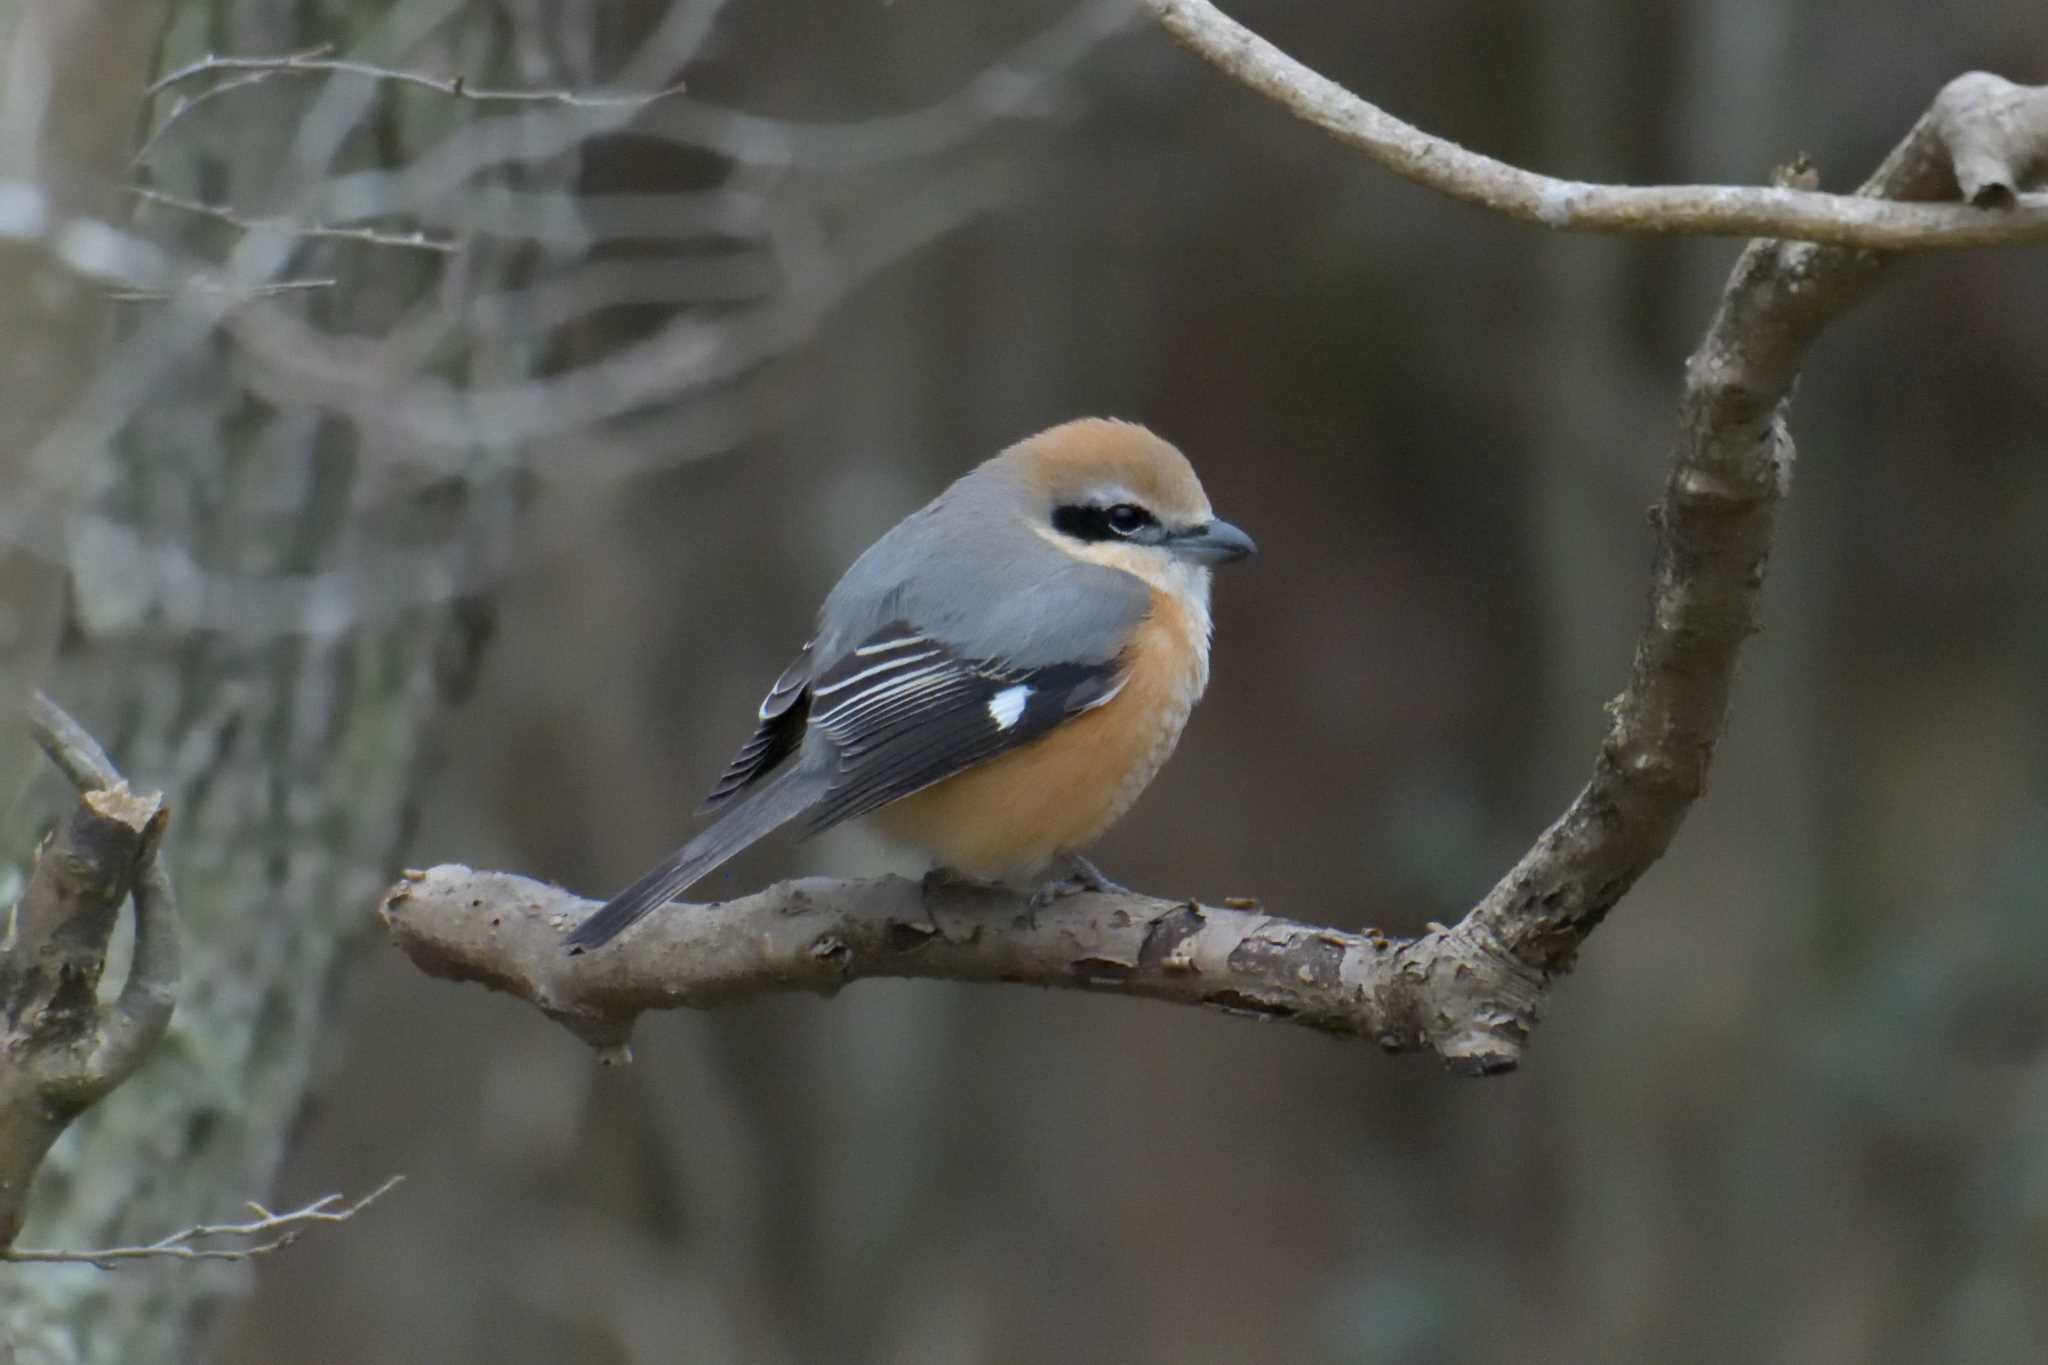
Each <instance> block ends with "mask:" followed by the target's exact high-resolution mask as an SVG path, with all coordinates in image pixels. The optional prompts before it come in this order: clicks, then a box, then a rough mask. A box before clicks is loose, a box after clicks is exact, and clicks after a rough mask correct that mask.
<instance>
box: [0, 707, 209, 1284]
mask: <svg viewBox="0 0 2048 1365" xmlns="http://www.w3.org/2000/svg"><path fill="white" fill-rule="evenodd" d="M29 721H30V725H31V728H32V729H33V730H34V731H35V735H36V739H37V741H38V742H39V743H40V744H41V745H42V747H43V749H44V751H45V752H46V753H48V754H49V755H50V757H51V760H52V761H53V762H55V763H56V764H57V766H58V767H59V768H61V769H63V771H64V773H65V775H66V776H68V777H69V778H71V780H72V782H73V783H74V784H75V785H76V786H78V787H79V788H80V794H79V800H78V804H77V806H76V807H75V808H74V809H73V810H72V812H71V814H70V815H69V816H68V817H67V818H66V819H65V820H64V821H63V822H62V823H61V824H60V825H59V826H58V827H57V828H56V830H54V831H53V832H52V833H51V834H50V836H49V838H48V839H46V840H45V841H44V843H43V846H42V848H40V849H39V850H37V854H36V865H35V870H34V871H33V872H32V873H31V874H30V876H29V882H28V886H27V889H26V890H24V891H23V892H22V895H21V899H20V900H19V901H17V902H16V903H15V906H14V908H13V912H12V914H11V915H10V917H9V919H8V922H7V926H6V934H5V937H4V938H0V1055H4V1056H5V1058H6V1062H7V1065H6V1067H5V1069H4V1070H0V1249H4V1248H6V1247H8V1246H11V1245H12V1244H13V1241H14V1238H15V1236H16V1234H17V1233H19V1232H20V1230H21V1223H22V1219H23V1217H24V1216H25V1213H26V1207H27V1200H28V1190H29V1185H30V1182H31V1180H32V1179H33V1178H34V1176H35V1172H36V1169H37V1167H39V1166H40V1165H41V1164H42V1160H43V1157H44V1156H45V1155H46V1154H47V1153H48V1152H49V1150H50V1144H51V1143H53V1142H55V1141H56V1140H57V1137H58V1135H59V1134H61V1133H62V1132H63V1131H64V1129H65V1128H67V1127H68V1126H70V1123H71V1121H72V1120H73V1119H75V1118H77V1117H78V1115H80V1114H81V1113H83V1112H85V1110H86V1109H87V1108H89V1107H90V1106H91V1105H92V1104H93V1102H94V1101H96V1100H98V1099H99V1098H100V1097H101V1096H103V1095H105V1094H106V1093H107V1092H108V1091H110V1090H112V1089H113V1088H114V1087H115V1086H117V1085H119V1084H120V1083H121V1082H122V1081H124V1080H126V1079H128V1077H129V1076H130V1075H132V1074H133V1073H134V1071H135V1069H136V1067H138V1066H140V1065H141V1063H142V1059H143V1058H144V1057H145V1056H146V1055H147V1054H148V1052H149V1050H150V1049H151V1048H152V1047H154V1046H155V1045H156V1042H157V1040H158V1039H159V1038H161V1037H162V1036H163V1032H164V1029H165V1028H166V1027H167V1026H168V1025H169V1023H170V1018H171V1011H172V1008H173V1007H174V1006H175V1004H176V1002H177V995H178V924H177V911H176V906H175V904H174V902H173V899H172V896H171V887H170V880H169V878H168V876H167V875H166V874H165V873H164V871H163V869H162V867H161V866H160V865H159V862H158V859H157V850H158V848H159V846H160V845H161V842H162V839H163V830H164V823H165V821H166V819H167V818H168V812H167V811H166V810H165V808H164V804H163V798H162V797H161V796H159V795H157V794H156V793H153V792H152V793H137V792H132V791H130V790H129V789H128V784H127V783H126V782H124V781H122V780H121V776H120V774H119V773H118V772H116V771H115V770H114V767H113V764H112V763H110V762H109V761H108V759H107V756H106V754H105V753H104V752H102V751H101V749H100V746H99V745H98V744H97V743H95V742H94V740H93V738H92V737H91V736H90V735H88V734H87V733H86V732H85V730H84V729H83V728H82V727H80V726H79V725H78V723H77V722H76V721H74V720H72V719H71V717H69V716H68V715H66V714H64V712H63V711H62V710H61V709H60V708H59V707H58V706H57V705H56V703H54V702H52V701H51V700H50V699H49V698H48V697H45V696H43V695H42V694H40V693H38V694H36V697H35V699H34V701H33V703H32V704H31V708H30V715H29ZM131 887H132V888H133V889H134V892H135V956H134V960H133V962H132V963H131V964H130V965H129V969H128V978H127V980H126V981H125V982H124V983H123V985H122V988H121V994H120V997H119V998H118V999H117V1000H116V1001H115V1002H114V1003H113V1004H112V1005H111V1006H101V1005H100V1004H99V1003H98V989H99V981H100V974H101V972H102V971H103V970H104V968H105V966H106V957H107V940H108V938H109V936H111V934H112V933H113V929H114V920H115V916H116V914H117V913H118V912H119V910H120V908H121V902H122V901H123V900H124V899H125V898H126V897H127V896H128V894H129V891H130V889H131Z"/></svg>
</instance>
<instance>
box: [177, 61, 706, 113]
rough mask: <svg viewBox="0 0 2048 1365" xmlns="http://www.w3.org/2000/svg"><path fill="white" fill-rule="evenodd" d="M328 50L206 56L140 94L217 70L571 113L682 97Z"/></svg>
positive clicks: (675, 90)
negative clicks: (340, 80) (364, 83)
mask: <svg viewBox="0 0 2048 1365" xmlns="http://www.w3.org/2000/svg"><path fill="white" fill-rule="evenodd" d="M329 50H331V49H329V48H316V49H312V50H310V51H307V52H288V53H285V54H283V55H282V56H275V57H222V56H218V55H215V54H211V53H209V54H208V55H207V56H205V57H202V58H200V59H199V60H198V61H196V62H192V63H190V64H188V65H185V66H181V67H179V68H178V69H177V70H176V71H172V72H170V73H168V74H166V75H163V76H159V77H158V78H157V79H156V80H154V81H152V82H151V83H150V85H149V87H148V88H147V89H146V90H144V92H143V93H144V94H145V95H148V96H155V95H160V94H162V93H163V92H164V91H166V90H168V89H170V88H171V87H172V86H175V85H179V84H181V83H183V82H185V81H189V80H196V79H198V78H199V77H201V76H210V75H216V74H219V73H222V72H240V73H255V74H257V75H258V76H259V77H270V76H317V75H323V74H325V75H336V76H361V77H362V78H364V79H365V80H373V81H385V82H388V83H390V84H392V85H409V86H413V87H415V88H417V89H421V90H431V91H433V92H435V93H436V94H441V95H447V96H450V97H452V98H454V99H464V100H476V101H478V102H479V103H496V104H559V105H566V106H568V107H571V108H576V109H616V108H619V107H622V106H627V107H630V106H632V105H636V104H652V103H653V102H654V101H656V100H662V99H667V98H669V97H670V96H672V95H680V94H681V93H683V85H682V83H681V82H680V81H679V82H677V83H676V84H674V85H668V86H664V87H662V88H661V89H659V90H636V91H621V92H619V93H617V94H600V95H590V94H578V93H576V92H575V91H573V90H509V89H494V88H491V87H488V86H474V85H471V84H470V83H469V81H468V79H467V78H466V77H463V76H449V77H438V76H423V75H421V74H420V73H419V72H417V71H401V70H398V69H397V68H395V67H388V66H375V65H372V64H371V63H369V62H358V61H350V60H348V59H347V58H343V57H328V56H324V55H322V54H323V53H325V52H327V51H329Z"/></svg>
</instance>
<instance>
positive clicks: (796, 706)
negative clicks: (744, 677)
mask: <svg viewBox="0 0 2048 1365" xmlns="http://www.w3.org/2000/svg"><path fill="white" fill-rule="evenodd" d="M810 709H811V646H810V645H808V644H807V645H805V646H804V647H803V650H802V652H800V653H799V654H798V655H797V656H796V661H795V662H794V663H792V664H790V666H789V667H788V668H785V669H783V670H782V676H781V677H779V678H777V679H776V680H775V685H774V686H772V687H770V688H769V689H768V695H767V696H766V697H764V698H763V699H762V701H761V709H760V711H759V712H758V715H759V717H760V724H758V725H757V726H755V727H754V734H753V737H752V738H750V739H749V740H748V741H747V742H746V743H745V744H742V745H741V746H740V751H739V752H738V753H737V754H735V755H733V760H732V762H730V763H728V764H726V765H725V771H724V772H723V773H720V774H719V777H718V781H717V782H715V783H713V784H712V786H711V794H710V795H709V796H707V797H705V798H704V804H703V805H701V806H699V807H698V808H697V811H698V814H700V815H701V814H703V813H704V812H705V811H707V810H710V809H712V808H713V807H715V806H719V805H723V804H724V803H725V802H727V801H729V800H731V799H732V798H733V797H735V796H737V795H739V794H740V793H741V792H743V791H745V790H746V789H747V788H749V787H751V786H753V785H754V784H755V783H756V782H759V781H760V780H761V779H762V778H764V777H766V776H767V775H768V774H769V773H771V772H773V771H774V770H775V768H776V765H778V764H780V763H781V762H782V760H783V759H785V758H788V757H789V756H790V755H791V754H793V753H795V752H796V750H797V746H798V745H800V744H802V743H803V740H804V723H805V720H806V718H807V717H808V716H809V714H810Z"/></svg>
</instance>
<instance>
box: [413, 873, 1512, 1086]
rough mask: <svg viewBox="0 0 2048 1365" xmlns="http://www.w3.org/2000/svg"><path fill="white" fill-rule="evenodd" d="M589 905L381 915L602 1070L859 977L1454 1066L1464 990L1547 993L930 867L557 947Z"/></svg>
mask: <svg viewBox="0 0 2048 1365" xmlns="http://www.w3.org/2000/svg"><path fill="white" fill-rule="evenodd" d="M597 907H598V902H596V901H590V900H585V899H583V898H582V897H580V896H577V895H575V894H573V893H571V892H568V891H564V890H562V889H561V888H559V887H554V886H549V885H547V884H545V883H543V882H536V881H532V880H530V879H528V878H525V877H520V876H515V875H513V874H511V873H506V872H473V871H471V870H470V869H469V868H466V867H459V866H454V865H444V866H441V867H436V868H432V869H429V870H428V871H425V872H411V873H408V874H407V875H406V878H405V880H403V881H401V882H399V883H398V885H396V886H394V887H392V888H391V890H390V891H388V892H387V893H386V894H385V897H384V900H383V901H382V902H381V903H380V905H379V907H378V913H379V914H380V915H381V916H382V917H383V920H384V924H385V927H386V928H387V929H388V930H389V931H390V933H391V936H392V940H393V941H394V942H395V943H396V944H397V945H398V947H399V948H400V949H401V950H402V951H403V952H404V953H405V954H406V955H407V956H408V957H410V958H411V959H412V961H413V964H414V965H415V966H417V967H419V968H420V969H421V970H422V971H424V972H426V973H428V974H429V975H431V976H438V977H443V978H445V979H447V980H451V981H474V982H477V983H479V984H482V985H485V986H489V987H491V988H492V989H494V990H502V991H508V992H510V993H511V994H513V995H516V996H518V997H519V998H520V999H522V1000H526V1001H528V1002H529V1003H531V1004H533V1005H534V1006H536V1007H537V1008H539V1009H540V1010H541V1011H542V1012H543V1013H545V1014H546V1015H548V1017H549V1018H551V1019H554V1020H555V1021H556V1022H557V1023H560V1024H562V1025H563V1026H564V1027H566V1028H568V1029H569V1030H570V1031H571V1032H573V1033H575V1034H576V1036H577V1037H579V1038H581V1039H583V1040H584V1041H585V1042H587V1043H589V1044H590V1045H591V1046H593V1047H595V1048H598V1049H600V1050H601V1051H602V1052H603V1053H604V1054H605V1055H606V1056H607V1057H608V1058H611V1059H618V1058H622V1057H623V1056H624V1047H625V1044H626V1041H627V1038H628V1036H629V1034H630V1033H631V1031H632V1027H633V1022H634V1020H635V1019H636V1018H637V1017H638V1016H639V1015H640V1014H641V1013H642V1012H643V1011H646V1010H650V1009H673V1008H675V1007H677V1006H689V1007H692V1008H698V1009H706V1008H712V1007H715V1006H719V1005H727V1004H731V1003H733V1002H734V1001H737V1000H742V999H745V998H747V997H749V996H753V995H760V994H763V993H766V992H770V991H788V990H808V991H818V992H822V993H825V994H830V993H832V992H833V991H836V990H838V989H839V988H840V987H841V986H843V985H845V984H847V983H848V982H851V981H858V980H862V979H864V978H869V977H927V978H933V979H938V980H946V981H979V982H1013V983H1018V984H1022V985H1031V986H1057V987H1063V988H1067V989H1071V990H1088V991H1099V992H1105V993H1108V994H1113V995H1129V996H1135V997H1139V998H1142V999H1147V1000H1164V1001H1168V1002H1170V1003H1174V1004H1182V1005H1206V1006H1209V1007H1211V1008H1214V1009H1221V1010H1226V1011H1229V1012H1231V1013H1236V1014H1244V1015H1251V1016H1255V1017H1258V1018H1265V1019H1284V1020H1288V1021H1291V1022H1293V1023H1297V1024H1305V1025H1307V1026H1308V1027H1310V1028H1315V1029H1319V1030H1321V1031H1323V1032H1326V1033H1333V1034H1337V1035H1339V1036H1342V1037H1348V1038H1371V1039H1374V1040H1376V1041H1377V1042H1378V1043H1379V1044H1380V1046H1382V1047H1384V1048H1386V1049H1387V1050H1388V1051H1391V1052H1407V1051H1413V1050H1415V1049H1417V1048H1420V1047H1424V1046H1427V1047H1432V1048H1434V1049H1436V1051H1437V1052H1438V1053H1440V1054H1441V1055H1443V1056H1445V1057H1446V1058H1451V1059H1462V1058H1465V1057H1467V1056H1468V1055H1471V1054H1472V1052H1473V1049H1474V1046H1475V1043H1476V1042H1477V1041H1478V1040H1476V1039H1473V1038H1470V1037H1468V1036H1467V1034H1468V1033H1469V1030H1470V1027H1471V1024H1472V1021H1473V1020H1475V1019H1478V1018H1481V1017H1483V1016H1484V1015H1485V1014H1486V1012H1487V1011H1488V1010H1489V1009H1491V1008H1493V1006H1492V1005H1491V1004H1490V1003H1489V1002H1485V1001H1480V1000H1477V999H1473V1000H1466V999H1464V998H1463V997H1464V995H1465V994H1466V988H1467V987H1468V986H1471V985H1478V984H1480V983H1485V984H1486V988H1487V990H1488V991H1489V992H1492V991H1499V992H1503V993H1509V994H1511V995H1512V997H1513V998H1512V999H1510V1000H1508V1001H1507V1007H1508V1008H1511V1009H1514V1010H1517V1011H1530V1010H1533V1009H1534V1007H1535V1001H1536V996H1537V994H1538V993H1539V991H1540V989H1541V985H1542V982H1541V979H1540V978H1539V977H1538V976H1537V974H1536V973H1534V972H1527V971H1523V970H1521V969H1520V968H1518V967H1517V966H1516V964H1514V963H1512V962H1505V961H1493V960H1489V953H1488V950H1487V949H1486V948H1485V947H1484V946H1483V945H1482V944H1480V943H1478V942H1477V941H1475V940H1474V939H1472V938H1471V936H1470V935H1469V934H1467V933H1466V932H1465V930H1464V928H1463V926H1460V927H1459V928H1457V929H1438V930H1433V931H1432V932H1431V933H1429V934H1427V935H1425V936H1424V937H1422V938H1420V939H1413V940H1396V939H1392V938H1389V937H1388V936H1386V935H1385V934H1381V933H1378V932H1376V931H1373V930H1366V931H1364V932H1362V933H1352V932H1347V931H1345V930H1341V929H1328V928H1323V927H1321V926H1318V925H1312V924H1300V923H1296V922H1295V921H1293V920H1288V919H1282V918H1280V917H1279V916H1277V915H1268V914H1264V913H1262V912H1260V911H1258V910H1255V909H1251V908H1232V907H1218V906H1207V905H1198V904H1196V903H1195V902H1193V901H1169V900H1160V899H1157V898H1155V897H1152V896H1142V895H1135V894H1118V895H1095V894H1084V895H1075V896H1070V897H1067V898H1064V899H1062V900H1059V901H1055V902H1054V903H1053V904H1052V905H1050V906H1047V907H1044V908H1034V907H1033V906H1032V905H1031V904H1030V901H1029V900H1028V899H1027V898H1026V897H1025V896H1023V895H1020V894H1018V893H1017V892H1014V891H1009V890H1005V889H1003V888H1001V887H993V886H983V885H980V884H978V883H973V882H961V881H953V880H950V879H947V878H944V877H941V876H932V877H927V878H925V879H924V880H923V881H921V882H917V881H910V880H908V879H906V878H902V877H880V878H875V879H872V880H863V881H837V880H833V879H830V878H808V879H803V880H798V881H790V882H782V883H779V884H778V885H775V886H771V887H769V888H768V889H767V890H765V891H762V892H760V893H759V894H757V895H752V896H746V897H743V898H741V899H739V900H735V901H728V902H725V903H723V904H720V905H718V906H716V907H694V906H693V907H687V908H686V907H676V908H674V909H672V910H670V911H668V912H667V913H665V914H663V915H661V916H660V917H658V918H656V919H654V920H651V921H649V922H648V923H646V924H644V925H642V926H641V927H639V928H637V929H635V930H634V932H633V937H632V939H631V941H630V946H629V948H628V949H627V950H626V951H610V952H606V951H602V950H600V951H598V952H594V953H588V954H581V955H578V956H575V957H571V956H569V955H568V954H567V953H566V952H564V951H563V948H562V934H563V932H564V931H565V930H566V929H567V928H568V927H569V926H570V925H573V924H575V923H577V922H578V921H580V920H581V919H582V918H583V917H584V916H585V915H589V914H592V913H594V912H595V911H596V910H597ZM1482 1050H1483V1049H1482ZM1454 1064H1456V1062H1455V1060H1454Z"/></svg>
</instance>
